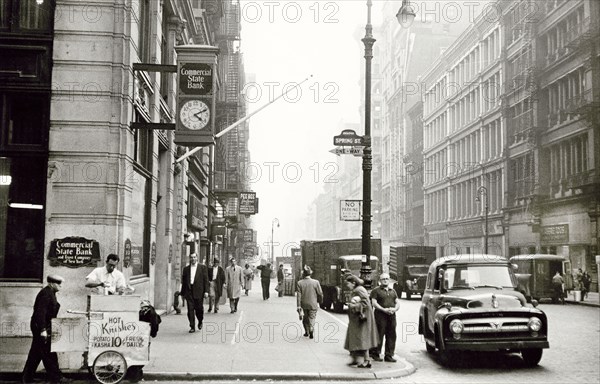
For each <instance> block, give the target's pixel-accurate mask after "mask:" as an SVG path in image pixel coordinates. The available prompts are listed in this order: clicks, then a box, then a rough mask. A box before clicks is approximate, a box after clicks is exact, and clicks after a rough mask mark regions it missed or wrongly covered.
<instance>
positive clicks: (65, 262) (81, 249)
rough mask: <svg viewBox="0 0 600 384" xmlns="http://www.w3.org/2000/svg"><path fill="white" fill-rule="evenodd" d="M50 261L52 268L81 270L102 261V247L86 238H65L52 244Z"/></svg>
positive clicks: (55, 240) (53, 241)
mask: <svg viewBox="0 0 600 384" xmlns="http://www.w3.org/2000/svg"><path fill="white" fill-rule="evenodd" d="M48 260H50V265H52V266H63V267H69V268H79V267H84V266H88V265H95V264H96V263H97V262H98V261H100V245H99V244H98V242H97V241H95V240H89V239H86V238H84V237H65V238H63V239H54V240H52V241H51V242H50V251H49V252H48Z"/></svg>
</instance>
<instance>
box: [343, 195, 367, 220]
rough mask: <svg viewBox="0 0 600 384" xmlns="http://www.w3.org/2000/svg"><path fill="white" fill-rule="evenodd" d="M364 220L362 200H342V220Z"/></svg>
mask: <svg viewBox="0 0 600 384" xmlns="http://www.w3.org/2000/svg"><path fill="white" fill-rule="evenodd" d="M361 219H362V200H341V201H340V220H342V221H360V220H361Z"/></svg>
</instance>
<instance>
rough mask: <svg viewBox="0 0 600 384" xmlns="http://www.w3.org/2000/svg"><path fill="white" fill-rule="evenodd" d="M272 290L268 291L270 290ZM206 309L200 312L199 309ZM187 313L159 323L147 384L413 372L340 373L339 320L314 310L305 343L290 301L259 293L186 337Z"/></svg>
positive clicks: (344, 358)
mask: <svg viewBox="0 0 600 384" xmlns="http://www.w3.org/2000/svg"><path fill="white" fill-rule="evenodd" d="M271 287H274V284H271ZM205 309H207V307H206V306H205ZM186 313H187V308H182V313H181V314H180V315H175V314H169V315H163V316H162V320H163V321H162V324H161V325H160V330H159V332H158V336H157V337H156V338H155V339H153V340H152V344H151V348H150V363H149V364H147V365H146V366H145V367H144V379H145V380H146V381H149V380H167V379H168V380H210V379H212V380H216V379H231V380H236V379H246V380H247V379H250V380H251V379H256V380H268V379H271V380H344V381H350V380H368V379H381V378H388V379H389V378H396V377H401V376H406V375H409V374H411V373H413V372H414V371H415V368H414V367H413V366H412V365H411V364H410V363H408V362H407V361H406V360H404V359H402V358H401V357H399V356H396V357H397V358H398V362H396V363H387V362H375V361H373V362H372V368H370V369H361V368H355V367H349V366H347V363H349V362H350V356H349V354H348V351H346V350H344V340H345V335H346V318H344V317H342V319H343V320H341V321H340V320H338V319H337V318H336V317H334V316H332V315H331V314H329V313H328V312H326V311H323V310H319V312H318V314H317V325H316V329H315V338H314V339H309V338H308V337H304V336H303V335H302V334H303V329H302V324H301V321H300V320H299V319H298V314H297V312H296V299H295V297H293V296H284V297H277V293H276V292H275V291H272V293H271V298H270V299H269V300H266V301H265V300H262V294H261V292H260V287H258V289H257V288H256V287H255V288H254V289H253V290H252V291H250V295H249V296H242V297H241V299H240V302H239V305H238V312H237V313H233V314H232V313H230V309H229V303H227V304H225V305H222V306H221V307H220V309H219V313H217V314H215V313H206V311H205V316H204V325H203V329H202V331H198V330H196V332H195V333H188V330H189V325H188V320H187V316H186Z"/></svg>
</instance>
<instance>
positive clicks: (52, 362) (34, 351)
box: [21, 275, 71, 384]
mask: <svg viewBox="0 0 600 384" xmlns="http://www.w3.org/2000/svg"><path fill="white" fill-rule="evenodd" d="M64 280H65V279H64V278H62V277H61V276H58V275H48V276H47V277H46V281H47V283H48V285H46V286H45V287H44V288H42V289H41V290H40V292H38V294H37V296H36V297H35V303H34V304H33V314H32V315H31V322H30V324H29V325H30V328H31V333H32V334H33V339H32V340H31V348H30V349H29V354H28V355H27V361H26V362H25V367H24V368H23V375H22V377H21V381H22V383H32V382H33V376H34V374H35V371H36V370H37V368H38V365H40V361H41V362H43V364H44V368H45V369H46V376H47V378H48V381H49V382H50V383H52V384H55V383H66V382H70V381H71V380H70V379H67V378H65V377H63V375H62V372H61V370H60V368H59V366H58V356H57V355H56V353H55V352H50V338H51V337H52V319H54V318H56V315H58V310H59V309H60V304H59V303H58V301H57V300H56V293H57V292H58V291H60V289H61V287H62V283H63V281H64Z"/></svg>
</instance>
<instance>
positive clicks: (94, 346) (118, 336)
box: [88, 311, 150, 365]
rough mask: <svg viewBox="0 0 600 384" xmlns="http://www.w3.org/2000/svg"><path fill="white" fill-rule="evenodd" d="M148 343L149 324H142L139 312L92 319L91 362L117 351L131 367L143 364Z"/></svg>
mask: <svg viewBox="0 0 600 384" xmlns="http://www.w3.org/2000/svg"><path fill="white" fill-rule="evenodd" d="M149 343H150V323H146V322H143V321H139V313H138V312H137V311H135V312H124V311H121V312H106V313H103V314H102V316H100V317H99V318H93V319H92V318H91V319H90V320H89V340H88V351H89V355H88V358H89V359H91V360H92V361H93V360H94V359H95V358H96V357H97V356H98V355H99V354H100V353H102V352H104V351H114V350H117V351H119V352H120V353H122V354H123V355H124V356H127V362H128V363H130V364H131V363H134V362H144V361H147V360H148V350H149V349H148V348H149V346H148V345H149ZM132 365H133V364H132Z"/></svg>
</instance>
